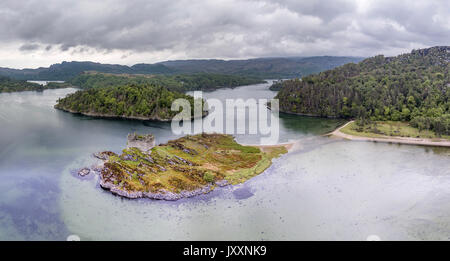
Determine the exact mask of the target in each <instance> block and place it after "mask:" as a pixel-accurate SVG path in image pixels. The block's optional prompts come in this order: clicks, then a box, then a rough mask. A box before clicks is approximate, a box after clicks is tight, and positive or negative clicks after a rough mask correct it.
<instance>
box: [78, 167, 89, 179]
mask: <svg viewBox="0 0 450 261" xmlns="http://www.w3.org/2000/svg"><path fill="white" fill-rule="evenodd" d="M89 173H91V170H90V169H89V168H82V169H80V170H79V171H78V175H79V176H80V177H84V176H87V175H89Z"/></svg>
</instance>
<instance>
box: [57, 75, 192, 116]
mask: <svg viewBox="0 0 450 261" xmlns="http://www.w3.org/2000/svg"><path fill="white" fill-rule="evenodd" d="M178 98H185V99H187V100H188V101H189V102H190V103H191V108H192V109H193V108H194V105H193V104H194V98H193V97H192V96H189V95H185V94H182V93H178V92H172V91H169V90H168V89H166V88H164V87H160V86H154V85H148V84H141V85H134V84H131V85H123V86H114V87H110V88H91V89H87V90H81V91H77V92H75V93H73V94H69V95H68V96H66V97H65V98H62V99H59V100H58V103H57V104H56V105H55V108H57V109H61V110H65V111H69V112H72V113H81V114H84V115H91V116H99V117H120V118H130V119H142V120H159V121H167V120H170V119H172V118H173V117H174V116H175V115H176V114H177V112H174V111H171V105H172V102H173V101H174V100H175V99H178Z"/></svg>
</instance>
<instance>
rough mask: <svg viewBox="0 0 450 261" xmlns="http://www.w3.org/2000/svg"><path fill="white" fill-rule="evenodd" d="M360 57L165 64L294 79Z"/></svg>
mask: <svg viewBox="0 0 450 261" xmlns="http://www.w3.org/2000/svg"><path fill="white" fill-rule="evenodd" d="M361 60H363V58H359V57H336V56H317V57H287V58H258V59H249V60H230V61H224V60H180V61H167V62H162V63H160V64H163V65H165V66H167V67H169V68H171V69H174V70H175V71H178V72H184V73H194V72H212V73H226V74H239V75H250V76H257V77H262V78H266V79H267V78H294V77H302V76H305V75H309V74H311V73H318V72H321V71H325V70H329V69H332V68H334V67H336V66H340V65H343V64H346V63H352V62H359V61H361Z"/></svg>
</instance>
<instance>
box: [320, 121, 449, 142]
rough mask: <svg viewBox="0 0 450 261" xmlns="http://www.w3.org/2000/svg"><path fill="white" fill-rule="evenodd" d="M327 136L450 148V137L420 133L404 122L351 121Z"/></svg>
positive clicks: (423, 131)
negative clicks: (360, 123) (358, 122)
mask: <svg viewBox="0 0 450 261" xmlns="http://www.w3.org/2000/svg"><path fill="white" fill-rule="evenodd" d="M327 135H328V136H331V137H339V138H343V139H347V140H354V141H373V142H384V143H397V144H407V145H421V146H436V147H450V136H448V135H445V136H441V137H438V136H436V135H435V134H434V133H433V132H432V131H427V130H422V131H420V130H418V129H417V128H414V127H411V126H409V125H408V124H407V123H402V122H373V123H371V124H370V125H364V126H358V124H357V123H356V122H355V121H350V122H347V123H346V124H344V125H343V126H341V127H339V128H337V129H336V130H334V131H333V132H331V133H329V134H327Z"/></svg>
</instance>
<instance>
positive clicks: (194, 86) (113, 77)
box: [68, 72, 264, 92]
mask: <svg viewBox="0 0 450 261" xmlns="http://www.w3.org/2000/svg"><path fill="white" fill-rule="evenodd" d="M262 82H264V81H262V80H261V79H259V78H254V77H247V76H238V75H224V74H212V73H197V74H180V75H130V74H106V73H97V72H86V73H82V74H80V75H78V76H77V77H75V78H73V79H71V80H69V81H68V83H70V84H72V85H73V86H77V87H80V88H83V89H88V88H103V87H111V86H121V85H127V84H136V85H140V84H150V85H157V86H164V87H166V88H167V89H169V90H171V91H178V92H185V91H193V90H203V91H210V90H215V89H217V88H221V87H237V86H242V85H250V84H257V83H262Z"/></svg>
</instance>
